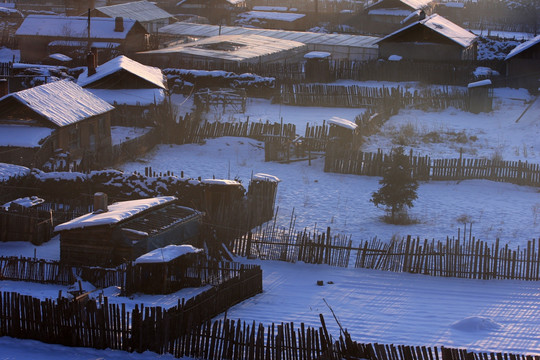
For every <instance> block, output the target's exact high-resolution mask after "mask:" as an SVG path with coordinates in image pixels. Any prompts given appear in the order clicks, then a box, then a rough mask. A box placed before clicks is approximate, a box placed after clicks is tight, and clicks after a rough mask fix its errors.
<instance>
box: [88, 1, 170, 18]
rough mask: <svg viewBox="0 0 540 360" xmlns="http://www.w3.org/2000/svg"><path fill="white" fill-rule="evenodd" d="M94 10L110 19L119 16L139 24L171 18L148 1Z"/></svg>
mask: <svg viewBox="0 0 540 360" xmlns="http://www.w3.org/2000/svg"><path fill="white" fill-rule="evenodd" d="M96 10H98V11H100V12H102V13H103V14H105V15H107V16H109V17H111V18H115V17H118V16H120V17H123V18H124V19H133V20H137V21H139V22H148V21H153V20H160V19H168V18H171V17H173V16H172V15H171V14H169V13H168V12H166V11H165V10H163V9H161V8H160V7H159V6H157V5H155V4H154V3H150V2H148V1H134V2H128V3H124V4H117V5H110V6H101V7H96Z"/></svg>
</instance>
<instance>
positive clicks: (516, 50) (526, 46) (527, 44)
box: [504, 35, 540, 60]
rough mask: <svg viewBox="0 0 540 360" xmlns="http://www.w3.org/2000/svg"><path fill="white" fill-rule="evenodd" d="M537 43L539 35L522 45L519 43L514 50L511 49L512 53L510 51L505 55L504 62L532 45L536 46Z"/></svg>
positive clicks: (539, 39)
mask: <svg viewBox="0 0 540 360" xmlns="http://www.w3.org/2000/svg"><path fill="white" fill-rule="evenodd" d="M538 43H540V35H538V36H535V37H534V38H532V39H531V40H528V41H525V42H524V43H521V44H519V45H518V46H516V47H515V48H513V49H512V51H510V53H508V55H506V57H505V58H504V60H508V59H510V58H512V57H514V56H516V55H517V54H519V53H521V52H523V51H525V50H527V49H528V48H530V47H531V46H534V45H536V44H538Z"/></svg>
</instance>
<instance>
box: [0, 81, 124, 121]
mask: <svg viewBox="0 0 540 360" xmlns="http://www.w3.org/2000/svg"><path fill="white" fill-rule="evenodd" d="M9 98H12V99H15V100H17V101H18V102H20V103H21V104H23V105H24V106H26V107H28V108H29V109H31V110H33V111H35V112H36V113H38V114H39V115H41V116H43V117H44V118H45V119H47V120H48V121H50V122H51V123H53V124H54V125H56V126H58V127H62V126H66V125H70V124H74V123H76V122H79V121H81V120H84V119H87V118H90V117H92V116H96V115H100V114H104V113H106V112H108V111H111V110H113V109H114V107H113V106H112V105H109V104H108V103H107V102H106V101H104V100H102V99H100V98H98V97H97V96H95V95H93V94H92V93H90V92H89V91H86V90H85V89H83V88H82V87H80V86H79V85H77V84H75V83H74V82H71V81H69V80H61V81H55V82H51V83H48V84H44V85H40V86H36V87H33V88H30V89H26V90H22V91H18V92H15V93H11V94H8V95H6V96H4V97H2V98H0V106H2V103H3V102H4V101H6V100H7V99H9Z"/></svg>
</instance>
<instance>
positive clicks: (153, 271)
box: [126, 245, 205, 295]
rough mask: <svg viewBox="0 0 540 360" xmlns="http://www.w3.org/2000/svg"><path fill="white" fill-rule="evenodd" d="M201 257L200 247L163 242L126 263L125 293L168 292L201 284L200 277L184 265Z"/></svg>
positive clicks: (203, 257) (194, 262)
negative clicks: (129, 264)
mask: <svg viewBox="0 0 540 360" xmlns="http://www.w3.org/2000/svg"><path fill="white" fill-rule="evenodd" d="M204 259H205V254H204V251H203V250H202V249H198V248H195V247H193V246H191V245H167V246H165V247H163V248H158V249H154V250H152V251H150V252H148V253H146V254H143V255H141V256H139V257H138V258H137V259H135V261H134V262H133V264H132V266H131V267H130V268H129V267H128V278H127V281H126V293H127V294H128V295H129V294H132V293H136V292H141V293H145V294H169V293H172V292H175V291H178V290H180V289H183V288H186V287H196V286H200V285H201V277H200V276H199V274H197V272H196V271H189V270H188V269H189V268H190V267H192V266H193V265H196V264H197V263H199V262H200V261H202V260H204Z"/></svg>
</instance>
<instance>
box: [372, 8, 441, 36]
mask: <svg viewBox="0 0 540 360" xmlns="http://www.w3.org/2000/svg"><path fill="white" fill-rule="evenodd" d="M433 8H434V2H433V0H380V1H377V2H375V3H373V4H371V5H369V6H367V7H366V8H365V14H364V17H363V18H362V21H365V20H367V24H366V25H365V26H366V27H367V28H366V29H365V30H368V31H369V32H372V33H376V34H388V33H391V32H393V31H395V30H397V29H399V28H400V27H401V26H403V24H404V23H405V22H406V21H407V20H408V19H409V18H414V17H415V16H420V14H421V13H423V14H424V15H431V14H432V11H433Z"/></svg>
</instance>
